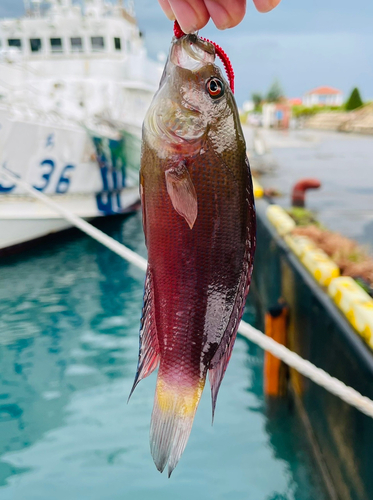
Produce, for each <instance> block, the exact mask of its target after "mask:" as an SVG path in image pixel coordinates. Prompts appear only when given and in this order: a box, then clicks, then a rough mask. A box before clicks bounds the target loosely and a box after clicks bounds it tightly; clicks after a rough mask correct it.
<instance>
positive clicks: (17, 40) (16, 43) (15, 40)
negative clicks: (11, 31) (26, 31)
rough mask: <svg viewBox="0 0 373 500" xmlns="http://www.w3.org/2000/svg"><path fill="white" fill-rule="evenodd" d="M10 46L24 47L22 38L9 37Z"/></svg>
mask: <svg viewBox="0 0 373 500" xmlns="http://www.w3.org/2000/svg"><path fill="white" fill-rule="evenodd" d="M8 45H9V47H17V49H21V48H22V41H21V39H20V38H8Z"/></svg>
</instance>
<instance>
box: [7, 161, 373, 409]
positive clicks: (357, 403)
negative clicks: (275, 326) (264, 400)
mask: <svg viewBox="0 0 373 500" xmlns="http://www.w3.org/2000/svg"><path fill="white" fill-rule="evenodd" d="M0 174H1V175H2V176H3V177H5V178H6V179H8V180H11V181H12V182H14V183H15V184H17V185H18V186H19V187H21V188H23V189H24V190H25V191H26V192H27V193H29V194H30V195H31V196H33V197H34V198H36V199H38V200H39V201H41V202H42V203H44V204H45V205H47V206H48V207H49V208H51V209H52V210H54V211H55V212H57V213H58V214H60V215H61V216H62V217H63V218H64V219H66V220H67V221H68V222H70V223H71V224H72V225H73V226H75V227H77V228H79V229H80V230H81V231H83V232H84V233H85V234H87V235H88V236H91V237H92V238H93V239H94V240H96V241H98V242H100V243H102V244H103V245H104V246H106V247H107V248H109V249H110V250H112V251H113V252H115V253H116V254H117V255H119V256H120V257H122V258H123V259H125V260H127V261H128V262H130V263H131V264H134V265H135V266H137V267H138V268H140V269H142V270H143V271H146V267H147V262H146V259H144V258H143V257H141V256H140V255H138V254H137V253H135V252H133V251H132V250H130V249H129V248H127V247H125V246H124V245H123V244H122V243H119V242H118V241H116V240H114V239H113V238H111V237H110V236H108V235H107V234H105V233H103V232H102V231H100V230H99V229H97V228H95V227H94V226H92V224H89V223H88V222H86V221H85V220H83V219H82V218H81V217H78V216H77V215H75V214H73V213H72V212H70V210H67V209H66V208H64V207H62V206H61V205H60V204H59V203H56V202H55V201H54V200H51V199H50V198H49V197H48V196H46V195H45V194H43V193H41V192H40V191H38V190H37V189H34V188H33V187H32V186H30V184H28V183H27V182H25V181H22V179H20V178H19V177H17V176H16V175H15V174H13V173H11V172H10V171H9V170H8V169H6V168H5V167H2V169H1V170H0ZM238 332H239V333H240V334H241V335H242V336H243V337H245V338H246V339H248V340H251V342H254V344H257V345H258V346H259V347H261V348H262V349H264V350H265V351H268V352H270V353H271V354H273V356H275V357H276V358H279V359H281V361H283V362H284V363H286V364H287V365H288V366H290V367H292V368H294V369H295V370H297V371H298V372H299V373H301V374H302V375H304V376H305V377H307V378H309V379H310V380H312V381H313V382H315V384H317V385H319V386H321V387H324V389H326V390H327V391H329V392H330V393H331V394H334V395H335V396H337V397H339V398H340V399H342V400H343V401H345V402H346V403H348V404H349V405H351V406H353V407H355V408H356V409H357V410H359V411H361V412H362V413H364V414H365V415H368V416H369V417H371V418H373V401H372V400H371V399H369V398H367V397H366V396H363V395H362V394H360V392H358V391H356V390H355V389H353V388H352V387H349V386H347V385H346V384H344V383H343V382H341V381H340V380H338V379H337V378H335V377H332V376H331V375H329V374H328V373H326V372H325V371H324V370H322V369H321V368H317V366H315V365H313V364H312V363H310V362H309V361H307V360H305V359H303V358H302V357H301V356H299V355H298V354H296V353H295V352H293V351H291V350H290V349H288V348H287V347H285V346H284V345H282V344H279V343H278V342H276V341H275V340H273V339H272V338H270V337H268V336H266V335H264V334H263V333H262V332H261V331H259V330H257V329H256V328H254V327H253V326H251V325H249V324H248V323H245V322H244V321H241V324H240V326H239V328H238Z"/></svg>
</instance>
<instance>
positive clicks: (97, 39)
mask: <svg viewBox="0 0 373 500" xmlns="http://www.w3.org/2000/svg"><path fill="white" fill-rule="evenodd" d="M91 45H92V50H93V51H99V50H104V48H105V44H104V37H103V36H91Z"/></svg>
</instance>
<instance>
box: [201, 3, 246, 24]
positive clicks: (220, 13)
mask: <svg viewBox="0 0 373 500" xmlns="http://www.w3.org/2000/svg"><path fill="white" fill-rule="evenodd" d="M205 3H206V7H207V10H208V12H209V14H210V16H211V19H212V20H213V21H214V23H215V26H216V27H217V28H219V29H221V30H224V29H226V28H233V26H237V24H239V23H240V22H241V21H242V19H243V18H244V16H245V12H246V0H230V1H229V3H228V2H227V0H205ZM228 5H229V8H228Z"/></svg>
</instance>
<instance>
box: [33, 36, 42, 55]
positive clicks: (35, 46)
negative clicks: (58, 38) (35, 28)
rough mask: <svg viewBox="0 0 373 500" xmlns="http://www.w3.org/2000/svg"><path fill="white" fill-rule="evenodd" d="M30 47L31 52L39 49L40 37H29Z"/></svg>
mask: <svg viewBox="0 0 373 500" xmlns="http://www.w3.org/2000/svg"><path fill="white" fill-rule="evenodd" d="M30 48H31V52H40V51H41V39H40V38H30Z"/></svg>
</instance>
